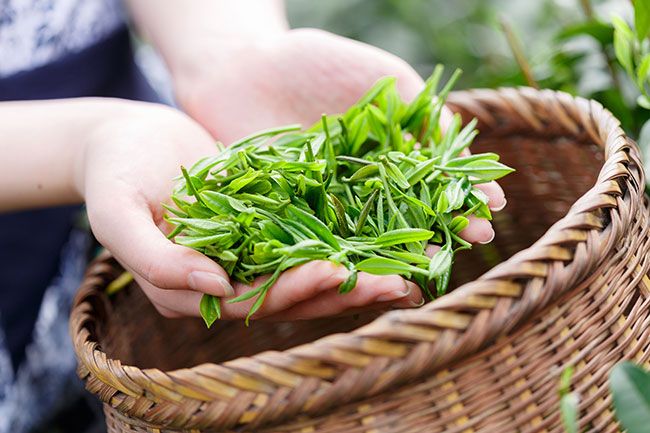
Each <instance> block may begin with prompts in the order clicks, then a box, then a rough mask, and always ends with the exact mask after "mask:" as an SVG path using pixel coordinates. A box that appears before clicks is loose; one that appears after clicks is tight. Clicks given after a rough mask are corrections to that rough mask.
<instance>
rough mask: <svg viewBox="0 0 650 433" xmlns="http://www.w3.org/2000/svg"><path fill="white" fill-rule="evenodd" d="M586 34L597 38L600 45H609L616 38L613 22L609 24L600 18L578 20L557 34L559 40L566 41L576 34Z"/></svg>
mask: <svg viewBox="0 0 650 433" xmlns="http://www.w3.org/2000/svg"><path fill="white" fill-rule="evenodd" d="M584 35H587V36H591V37H592V38H594V39H595V40H597V41H598V42H599V43H600V45H603V46H604V45H609V44H611V43H612V42H613V40H614V27H612V25H611V24H607V23H604V22H602V21H598V20H591V21H586V22H578V23H576V24H570V25H568V26H567V27H565V28H564V29H562V30H561V31H560V32H559V33H558V34H557V35H556V39H557V40H559V41H564V40H567V39H571V38H574V37H576V36H584Z"/></svg>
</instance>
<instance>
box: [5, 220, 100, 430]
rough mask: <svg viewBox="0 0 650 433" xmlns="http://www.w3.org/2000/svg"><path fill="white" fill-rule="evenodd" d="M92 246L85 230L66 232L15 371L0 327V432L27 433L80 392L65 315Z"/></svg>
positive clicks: (67, 314) (66, 316) (68, 312)
mask: <svg viewBox="0 0 650 433" xmlns="http://www.w3.org/2000/svg"><path fill="white" fill-rule="evenodd" d="M91 245H92V242H91V237H90V234H89V233H88V232H87V231H85V230H81V229H75V230H74V231H73V232H72V233H71V235H70V238H69V240H68V243H67V244H66V245H65V247H64V248H63V251H62V253H61V269H60V273H59V275H58V276H57V277H56V278H55V279H54V281H53V282H52V284H51V285H50V286H49V287H48V288H47V290H46V291H45V296H44V298H43V302H42V304H41V309H40V312H39V315H38V319H37V320H36V326H35V328H34V336H33V341H32V343H31V344H30V345H29V346H28V347H27V356H26V360H25V362H23V363H22V364H21V365H20V367H19V368H18V370H17V372H16V373H15V374H14V372H13V369H12V366H11V362H10V360H9V353H8V351H7V349H6V347H5V346H4V344H3V343H4V341H3V334H2V331H1V330H0V433H9V432H11V433H22V432H28V431H30V430H32V429H33V428H34V427H36V426H38V425H39V424H40V423H42V422H43V421H45V420H47V418H48V417H50V416H52V413H53V412H55V411H56V410H60V408H61V407H63V406H65V404H66V400H73V399H75V398H77V396H78V395H80V392H83V391H81V390H80V388H82V385H81V383H80V381H79V380H78V379H77V378H76V373H75V370H76V366H77V361H76V359H75V354H74V349H73V348H72V341H71V339H70V335H69V332H68V318H69V316H70V309H71V306H72V300H73V298H74V295H75V293H76V290H77V288H78V287H79V285H80V284H81V280H82V278H83V275H84V273H85V268H86V266H87V257H88V253H89V251H88V250H89V248H90V247H91Z"/></svg>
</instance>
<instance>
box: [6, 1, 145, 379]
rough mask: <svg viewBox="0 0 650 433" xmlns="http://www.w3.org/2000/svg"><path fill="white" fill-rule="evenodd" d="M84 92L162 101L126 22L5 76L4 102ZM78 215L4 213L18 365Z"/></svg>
mask: <svg viewBox="0 0 650 433" xmlns="http://www.w3.org/2000/svg"><path fill="white" fill-rule="evenodd" d="M1 18H2V15H1V14H0V19H1ZM83 96H110V97H119V98H127V99H137V100H143V101H157V100H158V98H157V95H156V94H155V92H154V91H153V89H152V88H151V87H150V86H149V84H148V83H147V81H146V80H145V78H144V76H143V75H142V74H141V72H140V71H139V69H138V68H137V66H136V65H135V63H134V59H133V50H132V47H131V40H130V37H129V32H128V30H127V28H126V26H121V27H119V28H118V29H117V30H114V31H112V32H110V34H109V35H107V36H106V37H104V38H102V39H101V40H100V41H98V42H97V43H94V44H93V45H91V46H89V47H87V48H85V49H82V50H81V51H76V52H73V53H69V54H67V55H64V56H62V57H60V58H58V59H56V60H55V61H50V62H48V63H46V64H44V65H42V66H39V67H37V68H35V69H30V70H26V71H20V72H17V73H14V74H12V75H9V76H6V77H4V78H0V101H11V100H37V99H54V98H72V97H83ZM37 126H38V125H35V127H37ZM0 139H1V138H0ZM43 146H47V143H43ZM79 216H80V208H79V207H76V206H68V207H61V208H54V209H43V210H36V211H26V212H16V213H10V214H0V321H1V323H0V325H2V328H4V331H5V334H6V340H7V345H8V347H9V351H10V353H11V359H12V363H13V365H14V367H15V366H17V365H19V364H20V362H21V360H22V359H23V358H24V351H25V346H26V345H27V343H28V342H29V341H30V338H31V334H32V329H33V326H34V321H35V319H36V316H37V313H38V310H39V307H40V303H41V299H42V296H43V293H44V290H45V288H46V287H47V285H48V283H49V282H50V281H51V280H52V278H53V277H54V276H55V274H56V272H57V269H58V261H59V253H60V250H61V247H62V245H63V244H64V242H65V240H66V239H67V237H68V234H69V232H70V229H71V227H72V225H73V224H74V222H75V219H76V218H79Z"/></svg>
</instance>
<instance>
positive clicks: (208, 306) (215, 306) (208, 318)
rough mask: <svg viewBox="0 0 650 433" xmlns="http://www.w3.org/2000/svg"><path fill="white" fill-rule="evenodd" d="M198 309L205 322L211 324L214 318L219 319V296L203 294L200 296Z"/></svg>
mask: <svg viewBox="0 0 650 433" xmlns="http://www.w3.org/2000/svg"><path fill="white" fill-rule="evenodd" d="M199 311H200V313H201V317H203V320H204V321H205V324H206V325H207V326H208V328H209V327H210V326H212V324H213V323H214V321H215V320H217V319H221V305H220V301H219V298H218V297H216V296H213V295H208V294H204V295H203V296H202V297H201V303H200V304H199Z"/></svg>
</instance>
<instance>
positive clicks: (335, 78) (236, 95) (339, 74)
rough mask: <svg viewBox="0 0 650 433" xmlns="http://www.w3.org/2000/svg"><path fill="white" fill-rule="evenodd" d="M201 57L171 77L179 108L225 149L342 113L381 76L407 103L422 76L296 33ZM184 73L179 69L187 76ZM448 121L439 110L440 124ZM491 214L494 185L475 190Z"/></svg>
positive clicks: (473, 233) (375, 54)
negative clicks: (390, 78) (249, 138)
mask: <svg viewBox="0 0 650 433" xmlns="http://www.w3.org/2000/svg"><path fill="white" fill-rule="evenodd" d="M213 51H218V52H212V53H211V51H210V50H209V49H208V48H207V47H202V49H199V50H197V52H202V53H203V54H204V55H203V56H202V57H201V59H200V62H197V63H196V65H195V67H194V68H189V70H191V73H179V74H176V76H175V77H174V81H175V86H176V95H177V98H178V100H179V102H180V104H181V106H182V107H183V108H184V109H185V110H186V111H187V112H188V113H189V114H190V115H191V116H192V117H193V118H194V119H196V120H197V121H198V122H199V123H200V124H202V125H203V126H204V127H205V128H206V129H207V130H208V131H210V133H211V134H212V135H213V136H214V137H215V138H217V139H218V140H221V141H223V142H224V143H226V144H228V143H231V142H232V141H234V140H237V139H239V138H242V137H244V136H246V135H248V134H251V133H254V132H256V131H259V130H262V129H266V128H270V127H274V126H279V125H286V124H291V123H300V124H302V125H303V126H309V125H311V124H313V123H315V122H316V121H318V120H319V119H320V116H321V114H322V113H324V112H325V113H327V114H334V113H342V112H344V111H346V110H347V109H348V108H349V107H350V106H351V105H353V104H354V103H355V102H356V101H357V100H358V99H359V98H360V97H361V96H362V95H363V94H364V93H365V92H366V91H368V89H369V88H370V87H371V86H372V85H373V84H374V83H375V82H376V81H377V80H378V79H379V78H381V77H384V76H386V75H392V76H395V77H396V78H397V87H398V90H399V92H400V94H401V95H402V97H403V98H405V99H406V100H411V99H413V98H414V97H415V96H416V95H417V94H418V93H419V92H420V91H421V90H422V88H423V85H424V83H423V81H422V78H420V76H419V75H418V74H417V73H416V72H415V71H414V70H413V69H412V68H411V67H410V66H409V65H408V64H406V63H405V62H404V61H403V60H401V59H400V58H398V57H396V56H394V55H392V54H390V53H387V52H385V51H383V50H380V49H378V48H376V47H372V46H370V45H366V44H363V43H360V42H356V41H353V40H350V39H346V38H343V37H340V36H336V35H334V34H331V33H328V32H324V31H320V30H314V29H298V30H289V31H283V32H281V31H276V32H271V33H269V34H267V35H266V36H265V37H264V38H259V37H258V38H254V39H243V40H241V39H238V42H237V43H235V44H233V46H230V47H224V46H220V47H219V50H213ZM187 70H188V68H186V69H184V71H187ZM450 118H451V113H450V112H449V110H447V111H445V113H444V116H443V117H442V119H441V122H442V123H443V125H444V124H447V123H448V122H449V120H450ZM478 188H480V189H482V190H483V191H484V192H485V193H486V194H487V195H488V197H489V198H490V202H489V203H490V207H491V208H492V209H493V210H499V209H502V208H503V207H504V206H505V203H506V202H505V197H504V194H503V190H502V189H501V188H500V187H499V185H498V184H497V183H496V182H490V183H488V184H483V185H479V186H478ZM469 219H470V224H469V225H468V226H467V228H465V230H463V231H462V232H461V234H460V235H461V236H462V237H463V238H464V239H466V240H467V241H469V242H472V243H476V242H483V243H487V242H489V241H491V240H492V239H493V237H494V230H493V229H492V226H491V224H490V222H489V221H487V220H484V219H479V218H476V217H474V216H470V218H469Z"/></svg>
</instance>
